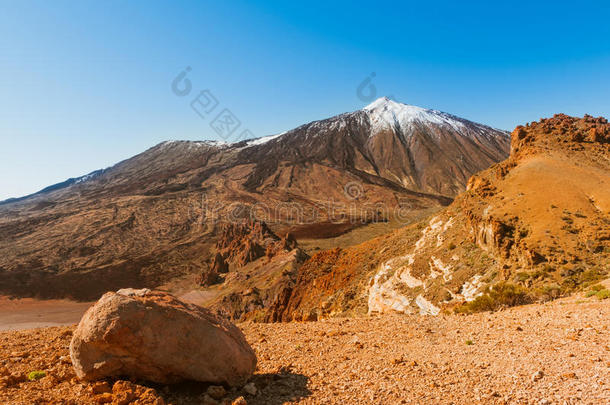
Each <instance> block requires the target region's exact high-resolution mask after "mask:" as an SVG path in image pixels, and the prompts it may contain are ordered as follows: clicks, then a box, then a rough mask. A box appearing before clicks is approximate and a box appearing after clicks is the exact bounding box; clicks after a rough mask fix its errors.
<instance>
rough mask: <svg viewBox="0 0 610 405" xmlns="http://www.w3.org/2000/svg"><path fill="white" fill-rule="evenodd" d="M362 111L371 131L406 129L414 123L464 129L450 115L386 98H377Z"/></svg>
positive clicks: (459, 121) (462, 124)
mask: <svg viewBox="0 0 610 405" xmlns="http://www.w3.org/2000/svg"><path fill="white" fill-rule="evenodd" d="M363 110H364V111H366V112H367V113H368V115H369V117H370V119H371V124H372V125H373V129H383V128H387V127H388V126H390V127H399V128H402V129H406V128H408V127H409V126H411V125H412V124H413V123H414V122H421V123H432V124H436V125H448V126H451V127H452V128H454V129H456V130H460V129H463V128H464V123H463V122H462V121H461V120H460V119H458V118H457V117H454V116H453V115H451V114H447V113H444V112H441V111H437V110H429V109H426V108H421V107H417V106H414V105H407V104H403V103H399V102H397V101H394V100H391V99H389V98H387V97H381V98H378V99H377V100H375V101H373V102H372V103H371V104H369V105H367V106H366V107H364V108H363Z"/></svg>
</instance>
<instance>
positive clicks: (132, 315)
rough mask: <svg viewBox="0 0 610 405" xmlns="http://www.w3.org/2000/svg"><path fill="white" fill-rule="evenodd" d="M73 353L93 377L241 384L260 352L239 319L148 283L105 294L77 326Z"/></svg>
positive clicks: (77, 366)
mask: <svg viewBox="0 0 610 405" xmlns="http://www.w3.org/2000/svg"><path fill="white" fill-rule="evenodd" d="M70 357H71V358H72V363H73V365H74V370H75V371H76V375H77V376H78V377H79V378H81V379H84V380H89V381H91V380H97V379H102V378H106V377H118V376H128V377H135V378H139V379H143V380H148V381H154V382H159V383H175V382H178V381H182V380H195V381H204V382H210V383H219V384H228V385H232V386H238V385H242V384H243V383H245V382H246V381H247V380H248V378H249V377H250V376H251V375H252V373H253V372H254V369H255V368H256V355H255V354H254V351H253V350H252V348H251V347H250V345H249V344H248V342H247V341H246V339H245V337H244V335H243V334H242V332H241V331H240V330H239V329H238V328H237V327H236V326H235V325H233V324H232V323H230V322H228V321H225V320H223V319H220V318H218V317H217V316H215V315H213V314H212V313H211V312H210V311H208V310H207V309H205V308H201V307H199V306H196V305H193V304H188V303H184V302H182V301H180V300H178V299H177V298H175V297H173V296H172V295H169V294H167V293H163V292H159V291H150V290H148V289H142V290H134V289H123V290H119V291H117V292H116V293H115V292H109V293H106V294H104V295H103V296H102V298H100V300H99V301H98V302H97V303H96V304H95V305H94V306H92V307H91V308H89V310H87V312H86V313H85V315H84V316H83V318H82V319H81V321H80V323H79V324H78V327H77V328H76V330H75V331H74V335H73V338H72V342H71V343H70Z"/></svg>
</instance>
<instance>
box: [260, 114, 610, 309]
mask: <svg viewBox="0 0 610 405" xmlns="http://www.w3.org/2000/svg"><path fill="white" fill-rule="evenodd" d="M609 271H610V125H609V124H608V123H607V120H606V119H604V118H592V117H589V116H586V117H585V118H582V119H577V118H572V117H568V116H565V115H556V116H555V117H553V118H551V119H543V120H541V121H540V122H535V123H532V124H529V125H527V126H526V127H518V128H517V129H516V130H515V131H514V132H513V134H512V147H511V155H510V158H509V159H507V160H506V161H504V162H502V163H500V164H496V165H494V166H492V167H491V168H489V169H487V170H485V171H484V172H482V173H479V174H477V175H475V176H473V177H472V178H471V179H470V181H469V183H468V190H467V191H466V192H465V193H463V194H461V195H460V196H459V197H458V198H457V199H456V200H455V201H454V202H453V203H452V204H451V205H450V206H449V207H447V208H446V209H445V210H443V211H441V212H440V213H439V214H438V215H435V216H434V217H433V218H432V219H430V220H428V221H426V222H422V223H420V224H417V225H413V226H410V227H406V228H404V229H401V230H398V231H396V232H394V233H393V234H389V235H386V236H383V237H380V238H377V239H374V240H372V241H369V242H366V243H364V244H362V245H358V246H354V247H351V248H348V249H337V250H335V251H331V252H322V253H319V254H317V255H315V256H313V257H312V258H311V259H310V260H309V261H307V262H305V263H304V265H303V266H302V267H301V268H300V270H299V272H298V275H297V282H296V285H295V286H294V287H293V288H292V289H291V291H290V293H289V294H288V295H289V298H288V299H287V300H286V301H285V303H284V304H283V305H279V306H276V307H274V308H272V309H271V310H270V313H269V314H268V319H269V320H292V319H317V318H319V317H328V316H333V315H336V314H340V313H346V312H348V313H349V312H360V313H362V312H405V313H421V314H437V313H439V311H440V309H441V308H442V307H443V306H454V305H459V304H461V303H464V302H473V301H474V300H475V299H476V298H477V297H481V296H482V295H483V294H485V296H484V297H483V298H481V300H479V301H477V305H478V307H479V308H483V309H492V308H494V306H495V305H496V304H497V303H496V302H494V301H493V300H494V299H502V300H504V299H505V300H506V303H507V304H509V305H510V304H511V303H519V302H527V301H530V300H536V299H542V300H546V299H551V298H554V297H557V296H559V295H562V294H569V293H571V292H572V291H575V290H578V289H580V288H582V287H586V286H588V285H590V284H592V283H595V282H597V281H598V280H601V279H603V278H605V277H607V275H608V272H609ZM489 286H492V287H491V291H492V292H493V291H495V293H493V294H492V293H491V292H490V293H489V294H488V293H486V291H490V290H489V289H488V287H489ZM494 286H495V287H494ZM494 288H495V290H494ZM494 294H495V295H494ZM493 297H496V298H493ZM498 297H499V298H498ZM466 308H467V309H468V308H470V307H466Z"/></svg>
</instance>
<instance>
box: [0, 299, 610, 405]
mask: <svg viewBox="0 0 610 405" xmlns="http://www.w3.org/2000/svg"><path fill="white" fill-rule="evenodd" d="M239 326H240V327H241V328H242V330H243V331H244V333H245V334H246V336H247V338H248V340H249V341H250V343H251V344H252V346H253V347H254V348H255V350H256V352H257V355H258V359H259V366H258V370H257V372H256V374H255V376H254V377H253V379H252V383H253V385H249V386H247V387H245V388H240V389H233V390H231V389H227V390H226V393H224V395H223V391H224V390H223V389H219V388H218V387H215V388H211V389H210V388H209V387H208V386H207V385H205V384H182V385H175V386H159V385H152V384H146V383H142V382H135V381H134V382H128V381H118V382H116V381H108V382H107V383H96V384H90V383H81V382H79V381H77V380H76V379H75V378H74V373H73V372H72V368H71V364H70V360H69V357H68V348H67V346H68V344H69V341H70V338H71V330H72V329H73V327H58V328H40V329H32V330H25V331H14V332H3V333H0V403H3V404H4V403H6V404H36V403H40V404H42V403H53V404H56V403H66V404H68V403H72V404H89V403H114V404H128V403H134V404H163V403H171V404H214V403H229V404H230V403H232V402H233V401H235V403H240V404H244V403H247V404H282V403H316V404H317V403H327V404H399V403H414V404H415V403H417V404H422V403H426V404H437V403H438V404H473V403H482V404H489V403H491V404H496V403H497V404H504V403H507V404H513V403H515V404H517V403H518V404H522V403H523V404H564V403H567V404H576V403H578V404H580V403H584V404H608V403H610V300H605V301H598V300H597V299H596V298H588V299H576V298H571V299H565V300H559V301H555V302H553V303H550V304H545V305H529V306H525V307H520V308H513V309H509V310H505V311H501V312H497V313H483V314H475V315H470V316H458V315H441V316H438V317H419V316H405V315H386V316H381V317H372V318H361V319H360V318H356V319H333V320H327V321H320V322H311V323H289V324H254V323H245V324H241V325H239ZM35 370H41V371H45V372H46V376H45V377H44V378H41V379H39V380H37V381H27V378H26V375H27V374H28V373H29V372H31V371H35ZM219 391H220V393H219ZM206 392H208V393H210V394H214V396H216V397H217V398H221V399H220V400H218V401H216V400H214V399H212V397H211V396H210V395H207V394H206ZM253 394H254V395H253ZM240 397H241V398H240Z"/></svg>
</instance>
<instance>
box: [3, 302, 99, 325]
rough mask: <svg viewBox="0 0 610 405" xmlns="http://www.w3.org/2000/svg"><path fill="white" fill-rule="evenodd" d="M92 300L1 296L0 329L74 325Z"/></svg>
mask: <svg viewBox="0 0 610 405" xmlns="http://www.w3.org/2000/svg"><path fill="white" fill-rule="evenodd" d="M91 305H92V303H91V302H74V301H68V300H46V301H42V300H35V299H32V298H23V299H9V298H7V297H0V331H5V330H17V329H30V328H40V327H45V326H62V325H72V324H74V323H76V322H78V321H79V320H80V318H81V317H82V316H83V314H84V313H85V311H86V310H87V308H89V307H90V306H91Z"/></svg>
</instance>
